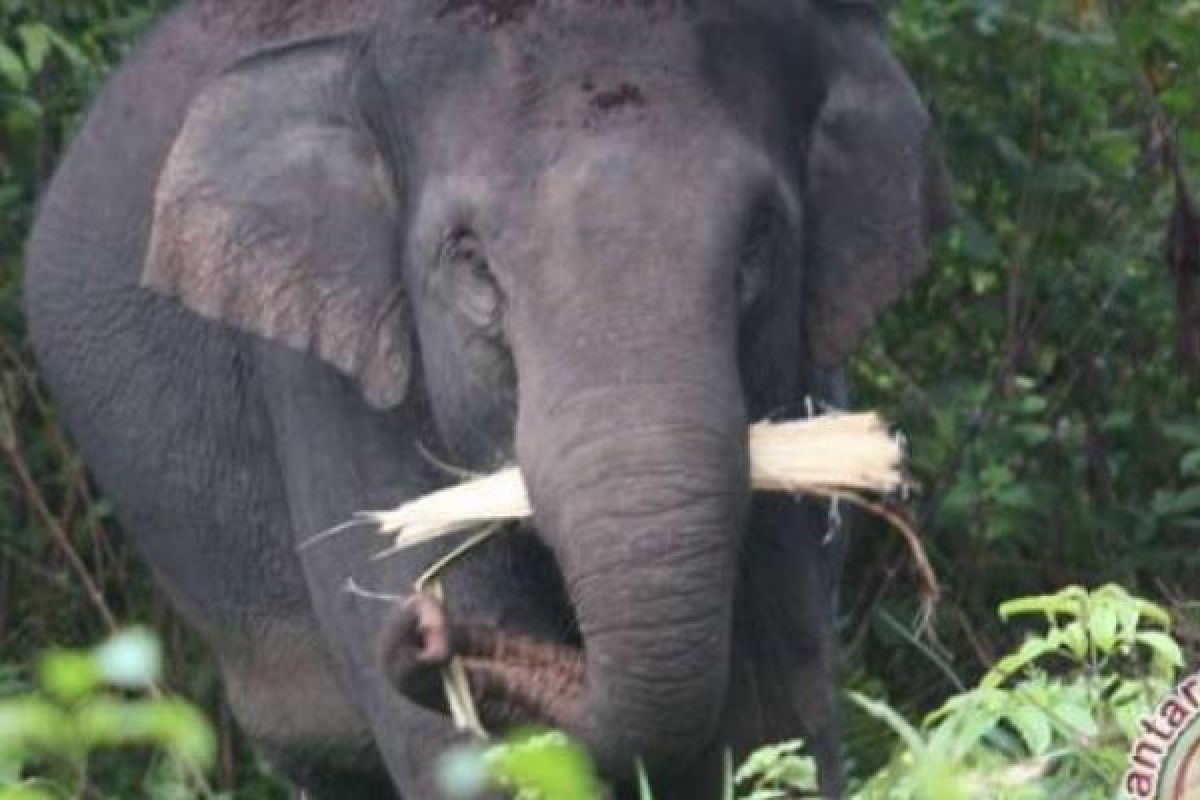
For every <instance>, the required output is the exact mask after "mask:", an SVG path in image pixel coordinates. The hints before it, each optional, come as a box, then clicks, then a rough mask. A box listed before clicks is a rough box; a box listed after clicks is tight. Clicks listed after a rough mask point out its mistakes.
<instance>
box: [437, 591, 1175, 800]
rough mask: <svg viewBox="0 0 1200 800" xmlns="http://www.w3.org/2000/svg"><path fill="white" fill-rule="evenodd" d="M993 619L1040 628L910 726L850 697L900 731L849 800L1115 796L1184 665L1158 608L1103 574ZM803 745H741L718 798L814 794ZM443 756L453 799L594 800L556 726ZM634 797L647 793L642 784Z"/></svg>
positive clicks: (888, 710)
mask: <svg viewBox="0 0 1200 800" xmlns="http://www.w3.org/2000/svg"><path fill="white" fill-rule="evenodd" d="M1000 616H1001V617H1002V618H1003V619H1005V620H1009V619H1010V618H1012V617H1030V616H1033V617H1040V618H1041V622H1042V623H1043V625H1042V628H1041V629H1040V630H1037V631H1034V632H1031V633H1030V634H1029V635H1028V637H1027V638H1026V639H1025V640H1024V642H1023V643H1022V644H1021V645H1020V646H1019V647H1017V648H1016V649H1015V650H1013V651H1012V652H1011V653H1009V654H1007V655H1005V656H1004V657H1003V658H1001V659H1000V660H999V661H997V662H996V664H995V665H994V666H993V667H992V669H991V670H989V671H988V672H987V673H986V674H985V675H984V676H983V678H982V679H981V680H980V681H979V683H978V685H977V686H976V687H974V688H972V689H970V690H967V691H964V692H961V693H959V694H957V695H955V696H953V697H951V698H950V699H949V700H947V701H946V702H945V703H944V704H943V705H942V706H941V707H940V708H938V709H937V710H935V711H934V712H932V713H930V714H929V715H927V716H926V717H925V719H924V721H923V722H922V723H921V724H920V725H914V724H913V723H911V722H909V721H908V720H906V719H905V718H904V716H903V715H902V714H901V713H899V712H898V711H896V710H895V709H894V708H892V707H891V706H889V705H888V704H887V703H885V702H882V701H879V700H874V699H871V698H868V697H865V696H864V695H862V694H858V693H851V694H850V699H851V701H852V702H853V703H854V704H855V705H856V706H857V707H858V708H860V709H862V710H863V711H864V712H866V713H867V714H868V715H870V716H871V717H872V718H874V719H875V720H877V721H878V722H879V723H882V724H883V725H884V726H886V727H887V728H888V729H890V730H891V731H892V732H894V733H895V734H896V737H897V739H898V743H897V746H896V748H895V751H894V752H893V753H892V755H891V758H890V759H889V760H888V761H887V763H886V764H885V765H884V766H883V767H882V768H881V769H879V770H878V771H877V772H875V773H873V774H871V775H866V776H857V779H856V780H855V781H853V788H852V791H851V795H850V796H851V797H852V798H854V800H1050V799H1051V798H1071V800H1090V798H1096V800H1100V799H1101V798H1109V797H1112V796H1114V793H1115V791H1116V789H1117V787H1118V786H1119V785H1120V782H1121V777H1122V775H1123V773H1124V771H1125V769H1126V766H1127V763H1126V762H1127V759H1128V754H1129V751H1130V747H1131V746H1132V743H1133V741H1134V739H1135V738H1136V737H1137V735H1138V733H1139V729H1138V718H1139V716H1140V715H1141V714H1143V713H1144V712H1145V711H1146V710H1148V709H1149V708H1151V707H1152V706H1153V705H1154V704H1155V703H1157V702H1158V701H1159V699H1161V698H1162V697H1163V696H1164V695H1166V694H1167V693H1168V692H1169V691H1170V689H1171V688H1172V686H1173V684H1174V682H1175V680H1176V671H1177V670H1178V669H1179V668H1180V667H1182V666H1183V656H1182V653H1181V652H1180V649H1179V645H1178V644H1176V642H1175V640H1174V639H1173V638H1172V637H1171V618H1170V616H1169V614H1168V613H1167V612H1166V611H1165V610H1164V609H1163V608H1161V607H1160V606H1158V605H1155V604H1153V603H1150V602H1148V601H1146V600H1142V599H1140V598H1137V597H1134V596H1132V595H1130V594H1129V593H1127V592H1126V591H1125V590H1124V589H1122V588H1121V587H1119V586H1116V585H1112V584H1110V585H1108V586H1103V587H1101V588H1099V589H1095V590H1093V591H1087V590H1085V589H1082V588H1080V587H1074V586H1073V587H1070V588H1067V589H1064V590H1062V591H1060V592H1058V593H1056V594H1050V595H1039V596H1034V597H1023V598H1019V599H1015V600H1011V601H1009V602H1007V603H1004V604H1002V605H1001V606H1000ZM802 747H803V743H801V742H798V741H796V742H786V743H783V744H778V745H772V746H768V747H764V748H762V749H760V750H758V751H757V752H755V753H753V754H751V755H750V756H749V757H748V758H747V759H746V761H745V762H744V763H743V764H742V766H741V767H740V768H739V769H737V770H736V771H733V770H732V769H730V770H727V773H728V777H727V779H726V782H725V786H724V787H723V788H724V796H725V797H728V798H730V800H787V798H792V797H796V796H798V795H807V794H811V793H812V792H813V791H814V787H815V784H816V768H815V765H814V764H813V762H812V760H811V759H810V758H808V757H806V756H804V755H803V754H802V752H801V750H802ZM442 766H443V770H442V773H443V778H444V780H443V785H444V786H445V787H446V789H447V791H449V792H451V793H452V794H454V795H455V796H460V797H470V796H472V795H473V794H474V793H475V792H477V791H478V790H480V789H481V788H484V787H486V786H501V787H509V788H515V789H518V790H520V792H521V795H520V796H521V797H522V798H526V799H527V800H599V798H601V797H602V792H601V789H600V782H599V780H598V778H596V776H595V773H594V771H593V769H592V767H591V765H590V763H589V762H588V761H587V758H586V755H585V754H584V752H583V751H582V750H581V749H580V748H579V747H578V746H577V745H575V744H573V743H572V742H570V741H569V740H568V739H567V738H566V737H564V736H561V735H560V734H541V735H533V736H523V737H519V738H516V739H512V740H509V741H505V742H502V743H500V744H498V745H495V746H493V747H491V748H475V749H470V750H464V751H458V752H456V753H453V754H452V755H451V756H450V757H448V759H447V760H446V761H445V762H444V763H443V765H442ZM641 796H642V800H652V795H651V792H650V790H649V788H648V787H647V786H646V785H645V782H644V781H643V787H642V792H641Z"/></svg>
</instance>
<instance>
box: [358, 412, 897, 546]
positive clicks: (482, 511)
mask: <svg viewBox="0 0 1200 800" xmlns="http://www.w3.org/2000/svg"><path fill="white" fill-rule="evenodd" d="M748 435H749V450H750V481H751V487H752V488H753V489H755V490H756V491H764V492H792V493H811V494H817V495H823V496H828V495H829V494H831V493H837V494H854V493H860V492H869V493H872V494H879V495H887V494H891V493H893V492H898V491H901V490H902V489H904V488H905V487H906V486H907V482H906V480H905V476H904V470H903V463H904V452H903V447H902V445H901V443H900V441H899V440H898V439H897V438H896V437H893V436H892V435H890V434H889V433H888V431H887V428H886V427H885V426H884V424H883V421H882V420H881V419H880V418H879V415H877V414H873V413H863V414H836V415H832V414H831V415H826V416H821V417H813V418H811V419H805V420H795V421H791V422H760V423H758V424H756V425H752V426H750V429H749V434H748ZM532 514H533V509H532V507H531V505H530V502H529V495H528V493H527V492H526V490H525V482H524V480H523V479H522V477H521V473H520V470H518V469H517V468H516V467H509V468H507V469H503V470H501V471H499V472H496V473H494V474H492V475H488V476H486V477H483V478H477V479H475V480H471V481H467V482H465V483H461V484H458V485H457V486H451V487H449V488H447V489H442V490H440V491H436V492H432V493H431V494H427V495H425V496H423V497H419V498H417V499H416V500H413V501H411V502H409V503H405V504H404V505H402V506H400V507H399V508H396V509H394V510H391V511H366V512H361V513H359V514H358V515H356V517H355V520H356V521H357V522H361V523H365V524H373V525H375V526H376V527H377V528H378V529H379V532H380V533H383V534H392V535H395V537H396V540H395V546H396V547H397V548H406V547H412V546H413V545H418V544H422V543H424V542H428V541H430V540H432V539H437V538H439V537H442V536H448V535H450V534H453V533H459V532H461V531H464V530H469V529H471V528H474V527H477V526H479V525H481V524H485V523H489V522H495V521H499V520H514V519H525V518H528V517H530V516H532Z"/></svg>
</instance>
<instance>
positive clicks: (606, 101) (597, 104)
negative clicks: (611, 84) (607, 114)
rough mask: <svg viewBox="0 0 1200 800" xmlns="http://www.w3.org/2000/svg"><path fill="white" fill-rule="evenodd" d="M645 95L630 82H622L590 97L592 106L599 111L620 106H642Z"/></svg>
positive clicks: (644, 103)
mask: <svg viewBox="0 0 1200 800" xmlns="http://www.w3.org/2000/svg"><path fill="white" fill-rule="evenodd" d="M644 105H646V95H644V94H642V90H641V89H639V88H638V87H637V86H634V85H633V84H632V83H622V84H621V85H620V86H618V87H616V88H615V89H606V90H605V91H603V92H598V93H597V94H596V96H595V97H593V98H592V107H593V108H595V109H597V110H599V111H614V110H616V109H618V108H621V107H622V106H638V107H641V106H644Z"/></svg>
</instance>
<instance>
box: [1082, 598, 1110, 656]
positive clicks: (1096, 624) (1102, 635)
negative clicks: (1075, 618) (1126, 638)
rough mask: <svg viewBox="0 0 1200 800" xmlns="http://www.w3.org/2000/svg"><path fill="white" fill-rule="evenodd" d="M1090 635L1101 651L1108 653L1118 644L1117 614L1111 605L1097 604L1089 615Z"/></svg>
mask: <svg viewBox="0 0 1200 800" xmlns="http://www.w3.org/2000/svg"><path fill="white" fill-rule="evenodd" d="M1087 623H1088V635H1090V636H1091V637H1092V642H1093V643H1094V644H1095V645H1096V647H1098V648H1099V649H1100V650H1101V651H1103V652H1105V653H1107V652H1109V651H1111V650H1112V649H1113V647H1115V646H1116V643H1117V612H1116V610H1115V609H1113V608H1112V607H1111V606H1110V605H1107V604H1097V605H1096V606H1095V607H1094V608H1093V609H1092V612H1091V613H1090V614H1089V615H1088V621H1087Z"/></svg>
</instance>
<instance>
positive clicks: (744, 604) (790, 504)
mask: <svg viewBox="0 0 1200 800" xmlns="http://www.w3.org/2000/svg"><path fill="white" fill-rule="evenodd" d="M826 522H827V517H826V514H825V511H824V509H822V508H819V507H818V506H817V504H813V503H808V502H797V501H795V500H792V499H791V498H787V497H777V496H764V495H759V496H758V497H756V498H755V501H754V510H753V514H752V525H751V528H750V534H749V536H748V537H747V541H746V545H745V552H744V555H743V558H742V577H741V583H740V587H739V593H738V600H737V617H736V621H735V629H736V644H735V648H734V674H735V678H734V687H733V692H732V693H731V700H730V707H729V711H728V713H727V717H728V720H729V723H728V725H729V730H730V738H731V739H732V741H733V742H734V749H735V752H737V753H738V754H739V755H742V756H744V755H745V754H746V752H747V751H748V750H749V749H752V748H753V747H754V746H757V745H761V744H763V743H769V742H779V741H785V740H789V739H794V738H797V737H799V738H803V739H804V741H805V743H806V746H807V750H808V753H809V755H811V756H812V757H813V758H814V759H815V761H816V763H817V767H818V770H819V771H820V775H821V781H822V784H823V786H822V789H823V796H828V797H838V796H840V792H841V788H842V774H841V767H840V762H841V759H840V735H841V731H840V724H839V718H838V713H837V703H836V695H835V690H834V688H835V683H834V666H835V657H836V655H835V654H836V642H835V637H834V613H835V611H834V596H835V591H836V587H837V581H838V579H839V575H840V572H841V566H842V557H843V549H844V543H845V538H844V537H845V536H846V534H845V532H840V533H838V534H837V536H836V537H834V538H832V539H829V540H827V539H826V536H825V532H826Z"/></svg>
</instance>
